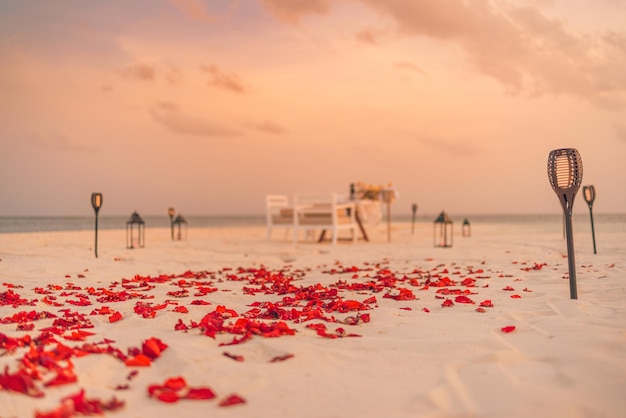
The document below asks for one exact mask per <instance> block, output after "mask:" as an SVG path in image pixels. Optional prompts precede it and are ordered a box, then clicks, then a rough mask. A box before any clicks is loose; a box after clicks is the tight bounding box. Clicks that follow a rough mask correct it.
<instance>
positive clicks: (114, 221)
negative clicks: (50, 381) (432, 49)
mask: <svg viewBox="0 0 626 418" xmlns="http://www.w3.org/2000/svg"><path fill="white" fill-rule="evenodd" d="M451 217H452V219H453V221H454V223H455V229H456V228H458V229H459V230H460V228H461V224H462V223H463V220H464V219H468V221H469V222H470V224H471V227H472V229H474V228H475V227H481V226H490V227H496V228H497V227H498V226H502V227H505V226H515V227H519V228H524V229H527V230H529V231H532V232H540V231H555V230H557V231H558V230H561V229H562V225H563V216H562V215H561V214H543V215H539V214H537V215H467V216H465V215H454V214H451ZM435 218H436V215H418V216H417V217H416V220H415V221H416V223H421V224H423V223H432V222H433V221H434V219H435ZM143 219H144V221H145V225H146V228H169V226H170V219H169V217H167V216H146V217H144V218H143ZM185 219H186V220H187V226H188V227H189V228H221V227H251V226H264V225H265V216H264V215H247V216H216V215H212V216H200V215H196V216H188V217H186V218H185ZM127 221H128V217H125V216H101V217H99V219H98V228H99V229H125V228H126V222H127ZM391 221H392V222H394V223H408V224H410V223H411V222H412V219H411V215H396V216H392V219H391ZM383 222H384V220H383ZM572 222H573V226H574V229H575V230H576V231H580V232H582V231H587V230H588V231H590V230H591V219H590V217H589V214H588V213H587V214H574V216H573V218H572ZM94 227H95V217H93V216H91V217H89V216H86V217H80V216H73V217H0V234H8V233H23V232H46V231H81V230H93V229H94ZM594 228H595V231H596V233H626V214H594Z"/></svg>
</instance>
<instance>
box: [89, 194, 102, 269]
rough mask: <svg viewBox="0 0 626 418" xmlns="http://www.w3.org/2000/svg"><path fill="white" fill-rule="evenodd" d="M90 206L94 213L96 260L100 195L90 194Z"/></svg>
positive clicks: (100, 204)
mask: <svg viewBox="0 0 626 418" xmlns="http://www.w3.org/2000/svg"><path fill="white" fill-rule="evenodd" d="M91 206H93V210H94V212H95V213H96V227H95V229H96V245H95V247H94V253H95V254H96V258H98V212H99V211H100V207H102V193H92V194H91Z"/></svg>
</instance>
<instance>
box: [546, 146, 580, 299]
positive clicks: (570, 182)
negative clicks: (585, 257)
mask: <svg viewBox="0 0 626 418" xmlns="http://www.w3.org/2000/svg"><path fill="white" fill-rule="evenodd" d="M548 178H549V179H550V185H551V186H552V189H553V190H554V191H555V193H556V195H557V196H558V198H559V201H560V202H561V206H562V207H563V215H564V217H565V233H566V235H567V261H568V265H569V286H570V298H571V299H578V295H577V292H576V263H575V261H574V241H573V237H572V209H573V207H574V197H576V192H578V189H580V184H581V183H582V180H583V161H582V159H581V158H580V154H579V153H578V150H576V149H574V148H561V149H556V150H554V151H551V152H550V155H549V156H548Z"/></svg>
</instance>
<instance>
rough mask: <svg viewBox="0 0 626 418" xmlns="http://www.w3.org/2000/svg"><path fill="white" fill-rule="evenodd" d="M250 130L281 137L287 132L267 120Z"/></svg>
mask: <svg viewBox="0 0 626 418" xmlns="http://www.w3.org/2000/svg"><path fill="white" fill-rule="evenodd" d="M251 128H252V129H254V130H257V131H259V132H262V133H266V134H271V135H282V134H284V133H286V132H287V130H286V129H285V128H283V127H282V126H280V125H278V124H276V123H274V122H271V121H269V120H265V121H263V122H261V123H257V124H254V125H252V126H251Z"/></svg>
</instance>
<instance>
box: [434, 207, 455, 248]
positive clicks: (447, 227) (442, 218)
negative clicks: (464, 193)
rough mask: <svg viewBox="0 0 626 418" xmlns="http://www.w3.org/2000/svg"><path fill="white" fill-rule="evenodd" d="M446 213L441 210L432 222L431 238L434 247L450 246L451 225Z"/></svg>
mask: <svg viewBox="0 0 626 418" xmlns="http://www.w3.org/2000/svg"><path fill="white" fill-rule="evenodd" d="M452 224H453V223H452V219H450V217H449V216H448V214H447V213H445V212H441V213H440V214H439V216H437V219H435V222H434V229H433V240H434V244H435V247H452V238H453V225H452Z"/></svg>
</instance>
